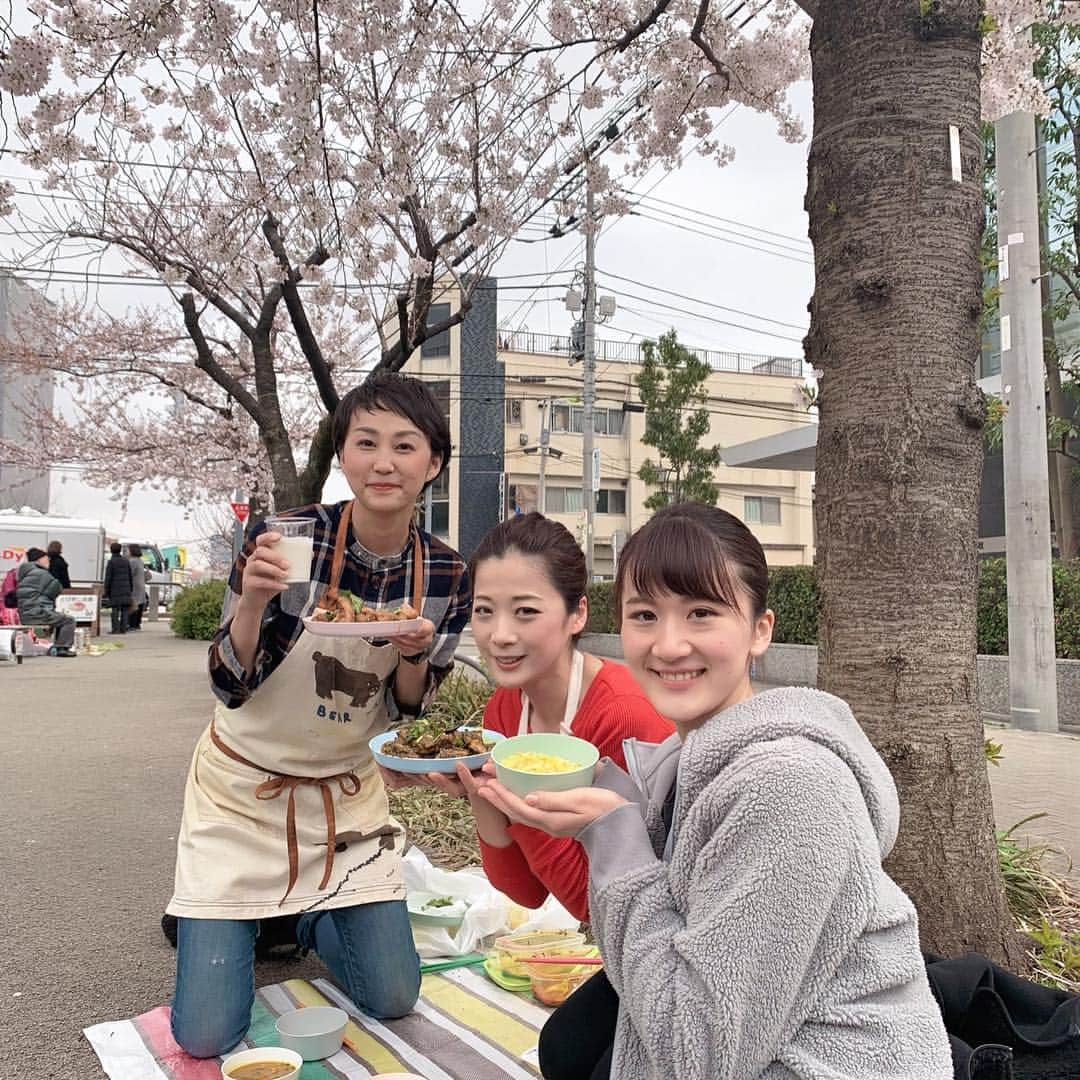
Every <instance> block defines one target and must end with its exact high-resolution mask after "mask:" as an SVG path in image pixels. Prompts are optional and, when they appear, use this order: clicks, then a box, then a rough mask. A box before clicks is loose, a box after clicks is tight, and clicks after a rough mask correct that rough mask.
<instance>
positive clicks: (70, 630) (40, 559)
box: [15, 547, 75, 656]
mask: <svg viewBox="0 0 1080 1080" xmlns="http://www.w3.org/2000/svg"><path fill="white" fill-rule="evenodd" d="M15 581H16V585H15V595H16V599H17V600H18V604H19V621H20V622H21V623H22V624H23V626H48V627H50V628H51V629H52V631H53V647H52V648H51V649H50V650H49V654H50V655H51V656H74V655H75V651H74V649H72V645H74V644H75V620H74V619H73V618H72V617H71V616H70V615H64V614H63V613H62V612H59V611H57V610H56V598H57V597H58V596H59V595H60V582H59V581H57V580H56V578H54V577H53V576H52V574H50V573H49V553H48V552H47V551H42V549H41V548H38V547H32V548H29V549H28V550H27V552H26V562H23V563H20V564H19V566H18V569H17V570H16V572H15Z"/></svg>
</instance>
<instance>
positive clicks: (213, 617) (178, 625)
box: [172, 581, 226, 641]
mask: <svg viewBox="0 0 1080 1080" xmlns="http://www.w3.org/2000/svg"><path fill="white" fill-rule="evenodd" d="M225 584H226V583H225V582H224V581H200V582H199V584H198V585H189V586H188V587H187V588H186V589H182V590H181V591H180V595H179V596H177V598H176V601H175V603H174V604H173V612H172V630H173V633H174V634H176V635H178V636H179V637H184V638H194V639H195V640H196V641H209V640H210V639H211V638H212V637H213V636H214V634H216V633H217V628H218V626H219V625H220V624H221V605H222V604H223V603H224V601H225Z"/></svg>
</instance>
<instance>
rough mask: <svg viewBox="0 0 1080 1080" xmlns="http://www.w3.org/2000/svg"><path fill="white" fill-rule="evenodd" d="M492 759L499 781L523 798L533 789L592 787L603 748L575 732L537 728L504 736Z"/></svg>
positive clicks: (492, 752) (565, 789)
mask: <svg viewBox="0 0 1080 1080" xmlns="http://www.w3.org/2000/svg"><path fill="white" fill-rule="evenodd" d="M491 760H492V761H494V762H495V777H496V779H497V780H498V781H499V783H500V784H502V785H503V786H504V787H506V788H508V789H509V790H510V791H512V792H513V793H514V794H515V795H517V796H519V797H520V798H524V797H525V796H526V795H530V794H531V793H532V792H534V791H570V790H572V789H573V788H581V787H590V786H591V785H592V782H593V776H594V775H595V773H596V764H597V762H598V761H599V760H600V751H599V750H597V748H596V747H595V746H593V744H592V743H591V742H586V741H585V740H584V739H579V738H577V737H576V736H575V735H562V734H554V733H549V732H537V733H536V734H533V735H515V736H514V737H513V738H511V739H504V740H503V741H502V742H500V743H499V744H498V745H496V746H495V747H494V748H493V749H492V751H491Z"/></svg>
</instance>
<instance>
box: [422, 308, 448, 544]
mask: <svg viewBox="0 0 1080 1080" xmlns="http://www.w3.org/2000/svg"><path fill="white" fill-rule="evenodd" d="M444 306H446V305H444ZM427 385H428V388H429V389H430V390H431V393H432V395H433V396H434V398H435V400H436V401H437V402H438V403H439V408H441V409H442V413H443V416H445V417H446V421H447V423H449V422H450V380H449V379H429V380H427ZM426 499H427V496H426V493H425V494H424V495H421V496H420V505H421V506H424V505H425V502H426ZM424 528H425V529H426V530H427V531H428V532H429V533H431V534H432V535H433V536H440V537H442V538H443V539H444V540H445V539H447V538H448V537H449V536H450V470H449V469H445V470H444V471H443V473H442V475H441V476H440V477H439V478H438V479H437V480H435V481H434V482H433V483H432V485H431V518H430V520H427V521H425V522H424Z"/></svg>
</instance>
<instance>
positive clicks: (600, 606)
mask: <svg viewBox="0 0 1080 1080" xmlns="http://www.w3.org/2000/svg"><path fill="white" fill-rule="evenodd" d="M1053 576H1054V625H1055V635H1056V638H1057V655H1058V657H1059V658H1060V659H1062V660H1080V559H1076V560H1074V561H1072V562H1069V563H1061V562H1055V563H1054V568H1053ZM611 594H612V583H611V582H610V581H605V582H601V583H599V584H596V585H590V586H589V623H588V626H587V627H586V632H587V633H589V634H617V633H618V632H619V628H618V626H617V625H616V622H615V612H614V610H613V607H612V602H611ZM769 607H771V608H772V610H773V611H774V612H775V613H776V627H775V629H774V630H773V641H775V642H777V643H779V644H785V645H816V644H817V635H818V595H817V577H816V573H815V570H814V567H812V566H777V567H775V568H774V569H772V570H770V571H769ZM978 620H979V623H978V629H979V652H980V653H982V654H984V655H988V656H1006V655H1007V654H1008V652H1009V603H1008V594H1007V591H1006V575H1005V560H1004V559H984V560H983V561H982V562H980V563H979V597H978Z"/></svg>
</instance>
